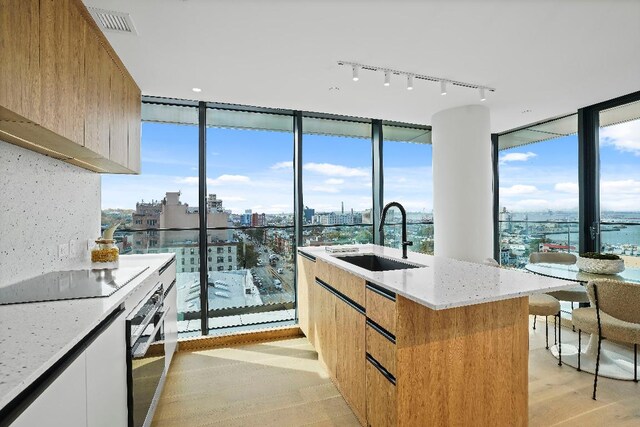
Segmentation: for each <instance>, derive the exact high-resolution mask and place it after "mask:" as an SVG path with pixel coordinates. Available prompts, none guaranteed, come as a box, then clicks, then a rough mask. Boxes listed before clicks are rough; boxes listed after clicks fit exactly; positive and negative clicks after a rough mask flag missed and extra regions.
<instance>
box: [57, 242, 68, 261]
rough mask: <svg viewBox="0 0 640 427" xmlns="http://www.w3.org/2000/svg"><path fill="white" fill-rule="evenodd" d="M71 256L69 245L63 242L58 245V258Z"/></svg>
mask: <svg viewBox="0 0 640 427" xmlns="http://www.w3.org/2000/svg"><path fill="white" fill-rule="evenodd" d="M68 256H69V245H68V244H67V243H62V244H60V245H58V258H67V257H68Z"/></svg>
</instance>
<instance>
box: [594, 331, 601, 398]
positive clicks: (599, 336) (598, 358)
mask: <svg viewBox="0 0 640 427" xmlns="http://www.w3.org/2000/svg"><path fill="white" fill-rule="evenodd" d="M601 346H602V335H598V355H597V356H596V375H595V377H594V378H593V400H596V390H597V388H598V371H599V370H600V347H601Z"/></svg>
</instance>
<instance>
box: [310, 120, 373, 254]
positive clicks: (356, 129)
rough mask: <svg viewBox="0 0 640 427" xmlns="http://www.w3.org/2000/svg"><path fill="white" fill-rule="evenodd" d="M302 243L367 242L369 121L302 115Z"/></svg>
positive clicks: (370, 231)
mask: <svg viewBox="0 0 640 427" xmlns="http://www.w3.org/2000/svg"><path fill="white" fill-rule="evenodd" d="M302 128H303V150H302V158H303V167H302V191H303V201H304V205H305V207H304V211H303V216H304V218H303V223H304V228H303V245H325V244H349V243H371V242H372V241H373V229H372V225H371V224H372V209H373V202H372V181H371V180H372V157H371V156H372V149H371V123H370V122H357V121H346V120H328V119H320V118H313V117H304V119H303V126H302Z"/></svg>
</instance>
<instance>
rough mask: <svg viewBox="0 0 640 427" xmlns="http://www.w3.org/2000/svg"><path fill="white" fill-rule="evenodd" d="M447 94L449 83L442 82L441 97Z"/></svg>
mask: <svg viewBox="0 0 640 427" xmlns="http://www.w3.org/2000/svg"><path fill="white" fill-rule="evenodd" d="M446 94H447V81H446V80H440V95H443V96H444V95H446Z"/></svg>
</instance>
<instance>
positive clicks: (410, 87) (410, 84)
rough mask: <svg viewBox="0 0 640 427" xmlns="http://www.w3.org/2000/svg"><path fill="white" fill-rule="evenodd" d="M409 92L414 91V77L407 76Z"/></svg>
mask: <svg viewBox="0 0 640 427" xmlns="http://www.w3.org/2000/svg"><path fill="white" fill-rule="evenodd" d="M407 90H413V75H411V74H407Z"/></svg>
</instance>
